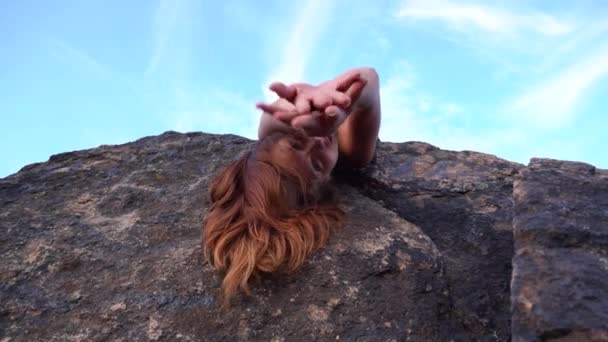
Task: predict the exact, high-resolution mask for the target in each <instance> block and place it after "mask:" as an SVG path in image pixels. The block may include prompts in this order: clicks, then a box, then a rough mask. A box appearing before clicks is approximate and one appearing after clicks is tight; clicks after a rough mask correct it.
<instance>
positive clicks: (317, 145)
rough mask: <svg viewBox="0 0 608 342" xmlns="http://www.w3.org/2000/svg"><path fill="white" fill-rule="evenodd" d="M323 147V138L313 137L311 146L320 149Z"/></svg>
mask: <svg viewBox="0 0 608 342" xmlns="http://www.w3.org/2000/svg"><path fill="white" fill-rule="evenodd" d="M323 147H325V138H322V137H315V138H314V139H313V146H312V148H316V149H322V148H323Z"/></svg>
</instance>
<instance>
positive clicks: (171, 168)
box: [0, 132, 467, 341]
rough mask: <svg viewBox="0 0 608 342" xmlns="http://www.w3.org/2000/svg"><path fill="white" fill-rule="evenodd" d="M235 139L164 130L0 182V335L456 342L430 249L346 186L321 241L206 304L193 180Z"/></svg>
mask: <svg viewBox="0 0 608 342" xmlns="http://www.w3.org/2000/svg"><path fill="white" fill-rule="evenodd" d="M250 145H251V141H249V140H246V139H244V138H239V137H236V136H230V135H226V136H217V135H209V134H201V133H194V134H178V133H172V132H169V133H165V134H163V135H160V136H157V137H148V138H144V139H140V140H138V141H136V142H133V143H129V144H125V145H119V146H101V147H99V148H96V149H91V150H85V151H78V152H72V153H65V154H61V155H56V156H53V157H51V159H50V160H49V161H48V162H46V163H40V164H34V165H30V166H28V167H26V168H24V169H23V170H21V171H20V172H19V173H17V174H14V175H12V176H9V177H7V178H5V179H2V180H0V203H1V205H2V207H1V208H2V209H1V211H0V257H1V259H2V263H1V264H0V302H1V303H2V306H1V307H0V338H2V339H4V340H6V339H10V340H11V341H22V340H27V341H48V340H61V341H63V340H82V341H97V340H123V341H131V340H190V341H198V340H207V341H219V340H276V341H291V340H336V339H341V340H346V341H351V340H359V341H372V340H374V341H375V340H379V339H380V340H404V339H410V340H413V341H428V340H448V339H449V338H456V339H467V335H466V334H465V331H464V330H463V329H462V323H461V322H460V319H461V318H460V317H458V316H456V315H454V314H453V313H454V309H453V308H452V304H451V298H452V297H451V294H450V292H449V287H448V283H447V279H446V276H445V274H446V273H445V272H446V269H445V262H444V258H443V256H442V254H441V253H440V251H439V250H438V249H437V248H436V246H435V244H434V243H433V242H432V241H431V240H430V239H429V238H428V236H427V235H425V234H424V233H423V232H422V231H421V230H420V229H419V228H418V227H416V226H415V225H413V224H411V223H409V222H407V221H405V220H403V219H402V218H400V217H398V216H397V215H396V214H394V213H393V212H391V211H388V210H386V209H384V208H382V207H381V206H380V205H379V204H378V203H376V202H375V201H373V200H371V199H369V198H367V197H365V196H363V195H361V194H359V193H358V192H357V191H356V190H354V189H353V188H351V187H350V186H348V185H346V184H340V185H338V191H339V193H340V194H341V195H340V197H341V198H344V199H345V200H344V203H343V207H344V208H345V210H346V211H347V215H348V216H347V217H348V219H347V220H348V221H347V224H346V226H345V227H343V228H341V229H339V230H337V231H336V232H335V234H334V235H333V236H332V239H331V242H330V244H329V245H328V246H327V247H325V248H324V249H322V250H320V251H319V252H318V253H316V254H314V256H313V257H312V258H311V259H310V260H309V261H308V262H307V263H306V264H305V266H304V267H303V268H302V269H300V270H299V271H298V272H296V273H293V274H289V275H274V276H272V277H265V278H262V279H261V280H260V282H259V283H258V284H256V285H254V291H253V296H251V297H245V296H241V297H239V298H238V299H237V301H236V302H235V303H234V305H233V306H232V307H231V308H230V309H223V308H221V306H220V305H219V301H218V293H219V292H218V289H219V284H220V277H219V276H218V275H217V274H216V273H215V272H214V271H213V270H212V269H211V267H210V266H209V265H208V264H207V263H206V262H205V261H203V259H202V255H201V254H202V253H201V243H200V242H201V224H202V219H203V215H204V210H205V208H206V207H207V205H208V202H207V190H208V189H207V185H208V182H209V180H210V178H211V177H212V176H213V175H214V174H215V173H216V172H217V171H218V170H219V169H220V168H221V167H223V166H224V165H226V164H227V163H228V162H229V161H230V160H232V159H234V158H236V157H238V156H239V155H240V154H241V153H243V151H244V150H245V149H247V148H249V147H250Z"/></svg>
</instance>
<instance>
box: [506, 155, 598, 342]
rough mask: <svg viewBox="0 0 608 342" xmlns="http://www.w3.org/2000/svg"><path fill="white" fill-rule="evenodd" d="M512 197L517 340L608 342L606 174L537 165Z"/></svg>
mask: <svg viewBox="0 0 608 342" xmlns="http://www.w3.org/2000/svg"><path fill="white" fill-rule="evenodd" d="M513 197H514V200H515V215H514V220H513V228H514V239H515V256H514V258H513V280H512V294H511V296H512V302H513V322H512V324H513V341H608V172H607V171H605V170H598V169H596V168H595V167H593V166H591V165H588V164H584V163H576V162H565V161H557V160H550V159H533V160H532V161H531V162H530V165H529V166H528V168H527V169H525V170H522V171H521V174H520V177H519V179H518V180H517V181H516V182H515V189H514V193H513Z"/></svg>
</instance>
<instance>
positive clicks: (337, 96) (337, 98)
mask: <svg viewBox="0 0 608 342" xmlns="http://www.w3.org/2000/svg"><path fill="white" fill-rule="evenodd" d="M328 95H329V96H330V97H331V102H332V104H334V105H336V106H338V107H342V108H347V107H348V106H350V97H349V96H348V95H346V94H344V93H341V92H339V91H337V90H331V91H328Z"/></svg>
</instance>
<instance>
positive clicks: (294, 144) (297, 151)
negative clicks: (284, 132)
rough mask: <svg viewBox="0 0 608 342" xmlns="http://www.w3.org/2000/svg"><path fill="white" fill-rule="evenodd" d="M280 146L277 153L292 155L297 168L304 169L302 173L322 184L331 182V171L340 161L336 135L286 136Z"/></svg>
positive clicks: (280, 141) (279, 143)
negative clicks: (304, 172)
mask: <svg viewBox="0 0 608 342" xmlns="http://www.w3.org/2000/svg"><path fill="white" fill-rule="evenodd" d="M278 145H279V148H278V149H277V150H276V151H277V152H275V153H289V154H291V157H293V162H294V163H296V166H297V167H301V168H304V170H302V171H306V172H307V173H309V174H310V175H311V176H312V177H313V178H315V179H317V180H319V181H321V182H326V181H329V178H330V175H331V171H332V170H333V169H334V167H335V166H336V162H337V161H338V141H337V136H336V135H332V136H327V137H307V136H305V135H296V136H286V137H284V138H282V139H280V140H279V142H278ZM281 159H283V158H281ZM290 159H291V158H290Z"/></svg>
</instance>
